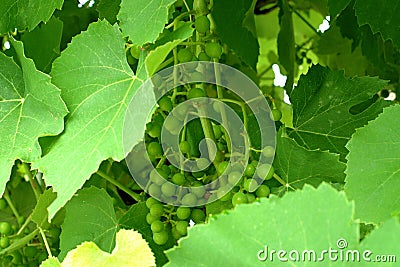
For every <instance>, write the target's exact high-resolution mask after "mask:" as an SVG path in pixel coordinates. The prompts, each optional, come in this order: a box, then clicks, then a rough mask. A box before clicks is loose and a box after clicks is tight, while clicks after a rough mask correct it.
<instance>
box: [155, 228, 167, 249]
mask: <svg viewBox="0 0 400 267" xmlns="http://www.w3.org/2000/svg"><path fill="white" fill-rule="evenodd" d="M153 240H154V243H156V244H157V245H160V246H161V245H164V244H166V243H167V242H168V233H167V231H165V230H164V231H161V232H158V233H153Z"/></svg>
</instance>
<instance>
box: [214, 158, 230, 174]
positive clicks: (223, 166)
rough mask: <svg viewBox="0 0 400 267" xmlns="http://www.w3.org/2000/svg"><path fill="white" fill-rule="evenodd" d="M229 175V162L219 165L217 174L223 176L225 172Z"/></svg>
mask: <svg viewBox="0 0 400 267" xmlns="http://www.w3.org/2000/svg"><path fill="white" fill-rule="evenodd" d="M225 171H226V173H229V162H228V161H223V162H221V163H219V164H218V165H217V174H218V175H222V174H223V173H224V172H225Z"/></svg>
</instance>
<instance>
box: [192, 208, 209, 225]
mask: <svg viewBox="0 0 400 267" xmlns="http://www.w3.org/2000/svg"><path fill="white" fill-rule="evenodd" d="M191 218H192V220H193V221H194V222H195V223H202V222H204V221H205V220H206V215H205V214H204V211H203V210H201V209H193V210H192V214H191Z"/></svg>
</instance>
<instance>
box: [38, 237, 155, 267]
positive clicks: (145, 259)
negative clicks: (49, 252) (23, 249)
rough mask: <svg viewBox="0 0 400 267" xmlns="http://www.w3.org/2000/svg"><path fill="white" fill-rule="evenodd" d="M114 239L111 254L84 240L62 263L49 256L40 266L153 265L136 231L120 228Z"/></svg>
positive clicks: (133, 266)
mask: <svg viewBox="0 0 400 267" xmlns="http://www.w3.org/2000/svg"><path fill="white" fill-rule="evenodd" d="M116 239H117V240H116V246H115V249H114V250H113V251H112V253H111V254H109V253H107V252H104V251H102V250H101V249H99V247H98V246H97V245H96V244H95V243H93V242H84V243H82V244H81V245H79V246H78V247H77V248H76V249H74V250H72V251H70V252H69V253H68V255H67V256H66V258H65V260H64V261H63V263H62V264H60V263H59V261H58V260H57V259H55V258H50V259H48V260H46V261H45V262H44V263H42V265H40V266H41V267H46V266H48V267H52V266H55V267H56V266H60V267H72V266H98V267H108V266H121V267H148V266H149V267H150V266H154V265H155V259H154V255H153V253H152V252H151V250H150V248H149V246H148V244H147V243H146V241H145V240H144V239H143V238H142V236H141V235H140V234H139V233H138V232H135V231H131V230H120V231H119V232H118V233H117V237H116Z"/></svg>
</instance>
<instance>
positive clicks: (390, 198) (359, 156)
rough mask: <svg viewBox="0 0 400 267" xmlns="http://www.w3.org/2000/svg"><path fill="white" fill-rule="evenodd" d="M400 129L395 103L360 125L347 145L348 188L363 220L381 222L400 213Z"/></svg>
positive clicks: (399, 112) (398, 110) (399, 111)
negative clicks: (376, 116)
mask: <svg viewBox="0 0 400 267" xmlns="http://www.w3.org/2000/svg"><path fill="white" fill-rule="evenodd" d="M399 132H400V106H398V105H396V106H393V107H389V108H386V109H384V112H383V113H382V114H381V115H380V116H379V117H378V118H377V119H376V120H374V121H371V122H370V123H369V124H368V125H367V126H365V127H364V128H361V129H358V130H357V131H356V132H355V134H354V135H353V136H352V138H351V140H350V141H349V143H348V145H347V148H348V149H349V151H350V152H349V155H348V156H347V161H348V163H347V169H346V174H347V177H346V184H345V192H346V194H347V195H348V196H349V198H350V199H352V200H354V201H355V207H356V214H355V215H356V218H360V219H361V220H362V221H363V222H368V223H370V222H373V223H381V222H383V221H385V220H387V219H389V218H391V216H392V215H396V214H399V213H400V199H399V198H398V192H399V191H400V142H399V138H400V135H399ZM366 163H368V164H366Z"/></svg>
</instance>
